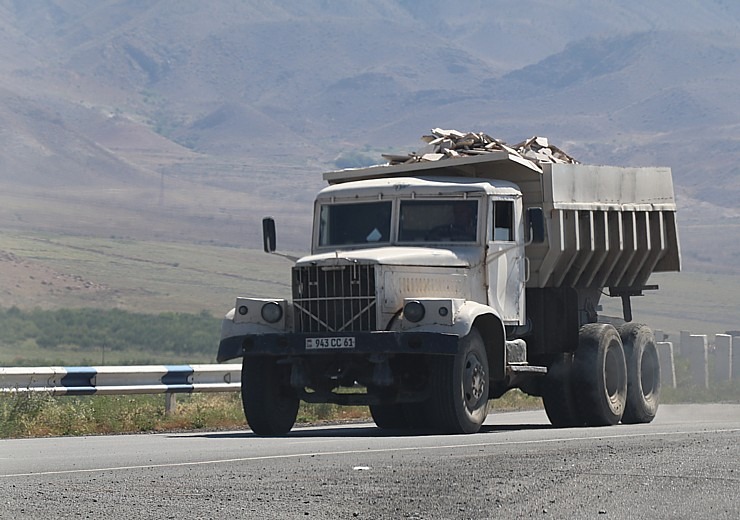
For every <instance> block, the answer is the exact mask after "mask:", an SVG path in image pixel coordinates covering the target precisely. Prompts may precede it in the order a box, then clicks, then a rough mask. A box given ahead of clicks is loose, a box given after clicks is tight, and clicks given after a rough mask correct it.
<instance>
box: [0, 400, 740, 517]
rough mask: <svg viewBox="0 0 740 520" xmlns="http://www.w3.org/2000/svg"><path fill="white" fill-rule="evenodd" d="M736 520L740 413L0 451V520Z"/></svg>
mask: <svg viewBox="0 0 740 520" xmlns="http://www.w3.org/2000/svg"><path fill="white" fill-rule="evenodd" d="M529 517H536V518H543V519H547V518H599V519H602V518H603V519H607V518H652V519H654V518H692V519H696V518H712V519H720V518H728V519H729V518H731V519H733V520H734V519H737V518H740V405H689V406H665V405H664V406H662V407H661V409H660V411H659V414H658V417H657V418H656V420H655V421H654V422H653V423H652V424H649V425H639V426H625V425H619V426H614V427H610V428H580V429H555V428H552V427H550V426H549V424H548V422H547V419H546V417H545V415H544V412H541V411H537V412H517V413H506V414H492V415H490V416H489V418H488V420H487V422H486V425H485V426H484V429H483V431H482V432H481V433H479V434H476V435H465V436H445V435H412V434H407V435H401V434H398V433H394V434H388V433H384V432H381V431H380V430H378V429H376V428H375V427H374V426H373V425H368V424H360V425H344V426H332V427H322V428H304V429H299V430H296V431H294V432H292V433H291V434H290V435H288V436H286V437H283V438H259V437H255V436H254V435H253V434H252V433H251V432H248V431H237V432H214V433H176V434H151V435H124V436H100V437H77V438H72V437H70V438H47V439H19V440H3V441H0V518H2V519H6V518H8V519H11V518H12V519H22V518H33V519H43V518H95V519H106V518H111V519H112V518H116V519H119V518H137V519H147V518H157V519H160V518H178V519H179V518H194V519H198V518H223V519H231V518H260V519H268V518H276V519H277V518H280V519H282V518H361V519H368V518H376V519H380V518H383V519H386V518H387V519H402V518H413V519H428V518H455V519H457V518H461V519H462V518H476V519H481V518H529Z"/></svg>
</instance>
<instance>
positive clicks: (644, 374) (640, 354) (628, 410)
mask: <svg viewBox="0 0 740 520" xmlns="http://www.w3.org/2000/svg"><path fill="white" fill-rule="evenodd" d="M619 335H620V336H621V338H622V344H623V345H624V356H625V358H626V360H627V404H626V405H625V408H624V415H623V416H622V422H623V423H624V424H639V423H649V422H651V421H652V420H653V419H655V414H656V413H657V412H658V405H659V404H660V362H659V361H658V348H657V347H656V345H655V336H654V335H653V331H652V330H650V328H648V327H647V326H645V325H641V324H639V323H626V324H625V325H623V326H622V327H621V328H620V329H619Z"/></svg>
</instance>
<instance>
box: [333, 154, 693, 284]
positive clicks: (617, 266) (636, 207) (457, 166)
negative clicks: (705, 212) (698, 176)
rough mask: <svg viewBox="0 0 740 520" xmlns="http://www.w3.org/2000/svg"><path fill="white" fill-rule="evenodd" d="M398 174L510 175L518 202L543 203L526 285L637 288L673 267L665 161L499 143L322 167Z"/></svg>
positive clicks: (359, 175) (367, 174) (672, 208)
mask: <svg viewBox="0 0 740 520" xmlns="http://www.w3.org/2000/svg"><path fill="white" fill-rule="evenodd" d="M401 176H424V177H427V176H429V177H436V176H446V177H450V176H461V177H469V178H487V179H500V180H506V181H510V182H513V183H515V184H517V185H518V186H519V188H520V189H521V191H522V200H523V205H524V208H525V209H527V208H532V207H540V208H542V209H543V210H544V215H545V224H546V227H547V233H546V241H545V242H544V243H540V244H530V245H528V246H527V248H526V254H527V258H528V263H529V278H528V280H527V287H528V288H544V287H578V288H601V287H613V288H615V289H619V290H624V289H632V288H641V287H643V286H644V285H645V283H646V282H647V280H648V278H649V276H650V274H651V273H653V272H658V271H678V270H679V269H680V254H679V243H678V232H677V227H676V202H675V199H674V195H673V181H672V178H671V171H670V169H669V168H652V167H651V168H622V167H615V166H591V165H583V164H559V163H535V162H532V161H529V160H527V159H523V158H521V157H519V156H516V155H512V154H509V153H507V152H504V151H495V152H490V153H487V154H485V155H479V156H475V157H461V158H455V159H447V160H440V161H428V162H413V163H409V164H399V165H393V166H373V167H369V168H361V169H351V170H342V171H336V172H328V173H326V174H324V179H325V180H326V181H328V182H329V183H330V184H337V183H341V182H348V181H355V180H361V179H371V178H392V177H401Z"/></svg>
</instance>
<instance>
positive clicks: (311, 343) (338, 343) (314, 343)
mask: <svg viewBox="0 0 740 520" xmlns="http://www.w3.org/2000/svg"><path fill="white" fill-rule="evenodd" d="M325 348H355V338H353V337H351V336H342V337H335V338H306V350H317V349H325Z"/></svg>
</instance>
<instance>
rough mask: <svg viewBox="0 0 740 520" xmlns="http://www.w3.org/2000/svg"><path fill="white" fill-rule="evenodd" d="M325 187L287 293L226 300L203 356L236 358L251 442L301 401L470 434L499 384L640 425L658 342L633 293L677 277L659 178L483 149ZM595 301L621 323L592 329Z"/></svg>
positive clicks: (552, 407) (569, 410) (286, 418)
mask: <svg viewBox="0 0 740 520" xmlns="http://www.w3.org/2000/svg"><path fill="white" fill-rule="evenodd" d="M324 178H325V180H327V181H328V183H329V186H328V187H326V188H325V189H323V190H322V191H320V192H319V193H318V195H317V198H316V202H315V208H314V224H313V235H312V246H311V254H310V255H309V256H305V257H303V258H300V259H298V260H297V261H296V263H295V265H294V267H293V268H292V293H293V294H292V299H291V300H283V299H272V298H242V297H240V298H237V300H236V304H235V306H234V309H232V311H231V312H230V313H229V314H228V315H227V316H226V318H225V319H224V321H223V326H222V338H221V343H220V347H219V354H218V359H219V360H220V361H225V360H227V359H233V358H237V357H243V373H242V398H243V403H244V410H245V414H246V417H247V421H248V423H249V424H250V426H251V427H252V428H253V430H254V431H255V432H257V433H258V434H267V435H275V434H282V433H286V432H287V431H289V430H290V429H291V428H292V426H293V424H294V422H295V419H296V413H297V408H298V404H299V401H300V400H304V401H307V402H333V403H340V404H367V405H369V406H370V411H371V414H372V416H373V418H374V420H375V422H376V423H377V425H378V426H379V427H381V428H415V429H429V430H439V431H445V432H453V433H472V432H476V431H478V429H479V428H480V426H481V424H482V422H483V420H484V419H485V417H486V413H487V403H488V400H489V399H494V398H497V397H500V396H501V395H503V394H504V393H505V392H506V391H508V390H509V389H512V388H520V389H522V390H523V391H525V392H527V393H528V394H531V395H536V396H542V398H543V401H544V404H545V409H546V411H547V414H548V417H549V418H550V420H551V422H552V423H553V424H554V425H556V426H579V425H609V424H615V423H617V422H619V421H620V420H621V421H623V422H649V421H651V420H652V418H653V417H654V416H655V413H656V410H657V407H658V395H659V387H660V368H659V365H658V356H657V352H656V348H655V339H654V337H653V333H652V332H651V330H650V329H649V328H648V327H647V326H645V325H640V324H634V323H632V312H631V306H630V298H631V297H632V296H638V295H641V294H642V292H643V290H645V289H648V288H654V287H651V286H648V285H647V282H648V278H649V276H650V275H651V274H652V273H653V272H656V271H675V270H679V268H680V254H679V247H678V235H677V228H676V217H675V211H676V205H675V201H674V195H673V184H672V179H671V172H670V170H669V169H667V168H619V167H610V166H588V165H581V164H556V163H541V162H537V161H529V160H522V158H521V157H519V156H516V155H513V154H510V153H508V152H507V151H496V152H492V153H487V154H485V155H480V156H472V157H460V158H455V159H449V160H441V161H435V162H413V163H411V164H399V165H386V166H377V167H370V168H364V169H352V170H342V171H336V172H328V173H326V174H324ZM266 229H267V231H266V236H265V249H266V250H268V251H273V250H274V248H275V246H274V240H275V238H274V223H272V222H270V221H269V220H268V221H267V226H266ZM607 293H608V294H609V295H610V296H614V297H620V298H621V299H622V302H623V310H624V319H623V324H621V325H616V326H615V325H613V324H610V323H602V322H601V321H602V320H600V318H599V310H600V306H599V301H600V298H601V297H602V296H603V295H604V294H607ZM358 388H359V389H360V390H358Z"/></svg>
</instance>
